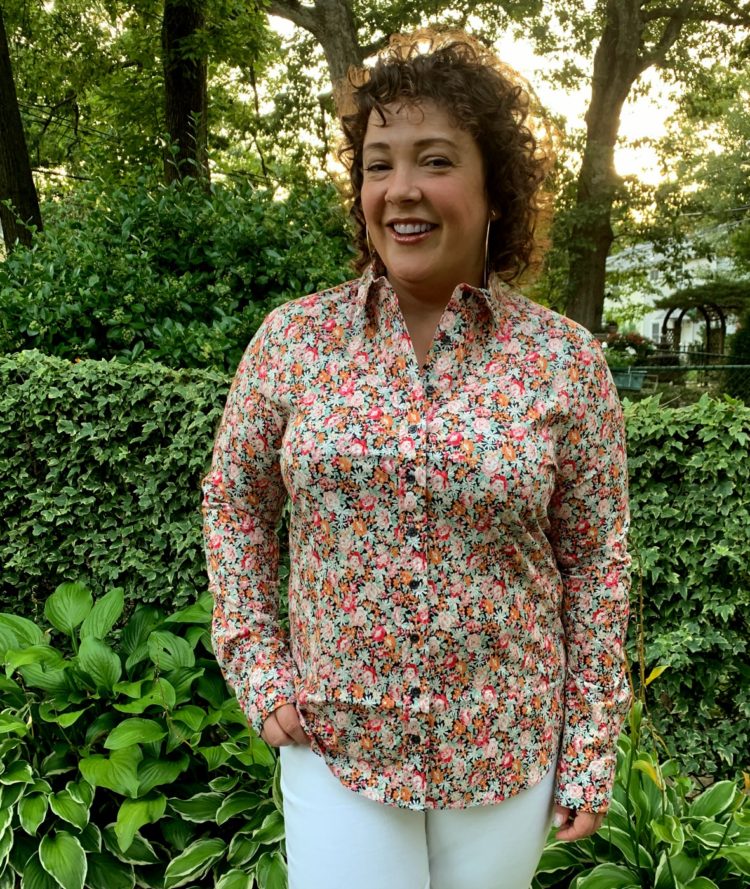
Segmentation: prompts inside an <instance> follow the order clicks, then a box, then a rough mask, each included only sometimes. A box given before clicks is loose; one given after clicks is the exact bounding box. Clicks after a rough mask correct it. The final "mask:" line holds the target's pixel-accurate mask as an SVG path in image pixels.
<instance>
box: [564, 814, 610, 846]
mask: <svg viewBox="0 0 750 889" xmlns="http://www.w3.org/2000/svg"><path fill="white" fill-rule="evenodd" d="M555 810H556V814H557V812H560V813H561V814H563V816H564V815H565V813H567V814H568V818H569V820H567V821H564V822H563V825H562V827H561V828H560V829H559V830H558V831H557V834H556V836H555V839H556V840H562V841H563V842H574V841H575V840H581V839H583V838H584V837H589V836H591V834H593V833H596V831H597V830H599V828H600V827H601V826H602V822H603V821H604V813H603V812H595V813H589V812H576V811H575V810H571V809H566V808H565V807H564V806H555Z"/></svg>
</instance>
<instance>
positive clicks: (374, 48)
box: [362, 34, 390, 59]
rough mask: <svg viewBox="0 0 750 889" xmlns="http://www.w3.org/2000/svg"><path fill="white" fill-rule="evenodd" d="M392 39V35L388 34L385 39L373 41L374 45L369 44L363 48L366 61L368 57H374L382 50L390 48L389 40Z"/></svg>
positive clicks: (363, 56)
mask: <svg viewBox="0 0 750 889" xmlns="http://www.w3.org/2000/svg"><path fill="white" fill-rule="evenodd" d="M389 39H390V35H388V34H386V35H385V36H384V37H381V38H380V40H373V42H372V43H368V44H367V46H363V47H362V58H363V59H366V58H368V56H374V55H375V53H378V52H380V50H381V49H383V48H384V47H386V46H388V40H389Z"/></svg>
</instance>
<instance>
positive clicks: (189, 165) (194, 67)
mask: <svg viewBox="0 0 750 889" xmlns="http://www.w3.org/2000/svg"><path fill="white" fill-rule="evenodd" d="M204 23H205V15H204V12H203V3H202V2H201V0H165V3H164V18H163V20H162V32H161V38H162V41H161V42H162V63H163V66H164V94H165V117H166V125H167V133H168V135H169V138H170V141H171V143H172V144H176V145H177V152H176V154H172V151H171V150H170V149H168V150H167V153H166V156H165V159H164V177H165V179H166V181H167V182H173V181H174V180H175V179H184V178H185V177H186V176H192V177H193V178H195V179H197V180H199V181H200V182H202V183H203V184H204V186H205V187H206V188H208V184H209V179H210V174H209V167H208V124H207V115H208V88H207V82H206V69H207V64H206V58H205V56H201V57H200V58H196V57H195V55H194V54H191V53H190V51H189V41H190V38H191V37H192V36H193V35H194V34H195V33H196V31H198V30H199V29H200V28H201V27H202V26H203V25H204ZM186 44H187V48H186Z"/></svg>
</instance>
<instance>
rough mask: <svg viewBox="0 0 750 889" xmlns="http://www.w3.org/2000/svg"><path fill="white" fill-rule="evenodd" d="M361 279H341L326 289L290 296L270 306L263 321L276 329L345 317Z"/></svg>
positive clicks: (355, 295)
mask: <svg viewBox="0 0 750 889" xmlns="http://www.w3.org/2000/svg"><path fill="white" fill-rule="evenodd" d="M360 283H361V282H360V279H358V278H355V279H353V280H351V281H344V282H343V283H341V284H336V285H334V286H332V287H327V288H326V289H325V290H318V291H316V292H315V293H309V294H307V295H306V296H299V297H296V298H294V299H290V300H288V301H287V302H285V303H281V305H278V306H276V307H275V308H274V309H272V310H271V311H270V312H269V313H268V315H266V317H265V320H264V324H267V325H268V326H269V327H271V328H272V329H275V330H283V329H286V328H287V327H288V325H289V324H295V323H299V322H302V321H304V322H305V323H306V324H308V325H310V324H312V325H315V323H316V322H318V323H321V324H322V323H325V322H330V321H331V320H333V321H334V322H335V320H336V316H340V317H341V319H342V320H343V319H346V317H347V315H348V312H349V311H350V309H351V306H352V305H353V303H354V301H355V299H356V297H357V294H358V292H359V286H360Z"/></svg>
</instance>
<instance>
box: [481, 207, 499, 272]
mask: <svg viewBox="0 0 750 889" xmlns="http://www.w3.org/2000/svg"><path fill="white" fill-rule="evenodd" d="M499 215H500V214H499V213H498V212H497V211H496V210H493V211H492V212H491V213H490V215H489V218H488V219H487V231H486V232H485V235H484V281H483V283H482V287H483V289H484V290H488V289H489V286H490V226H491V225H492V223H493V222H494V221H495V220H496V219H497V218H498V216H499Z"/></svg>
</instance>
